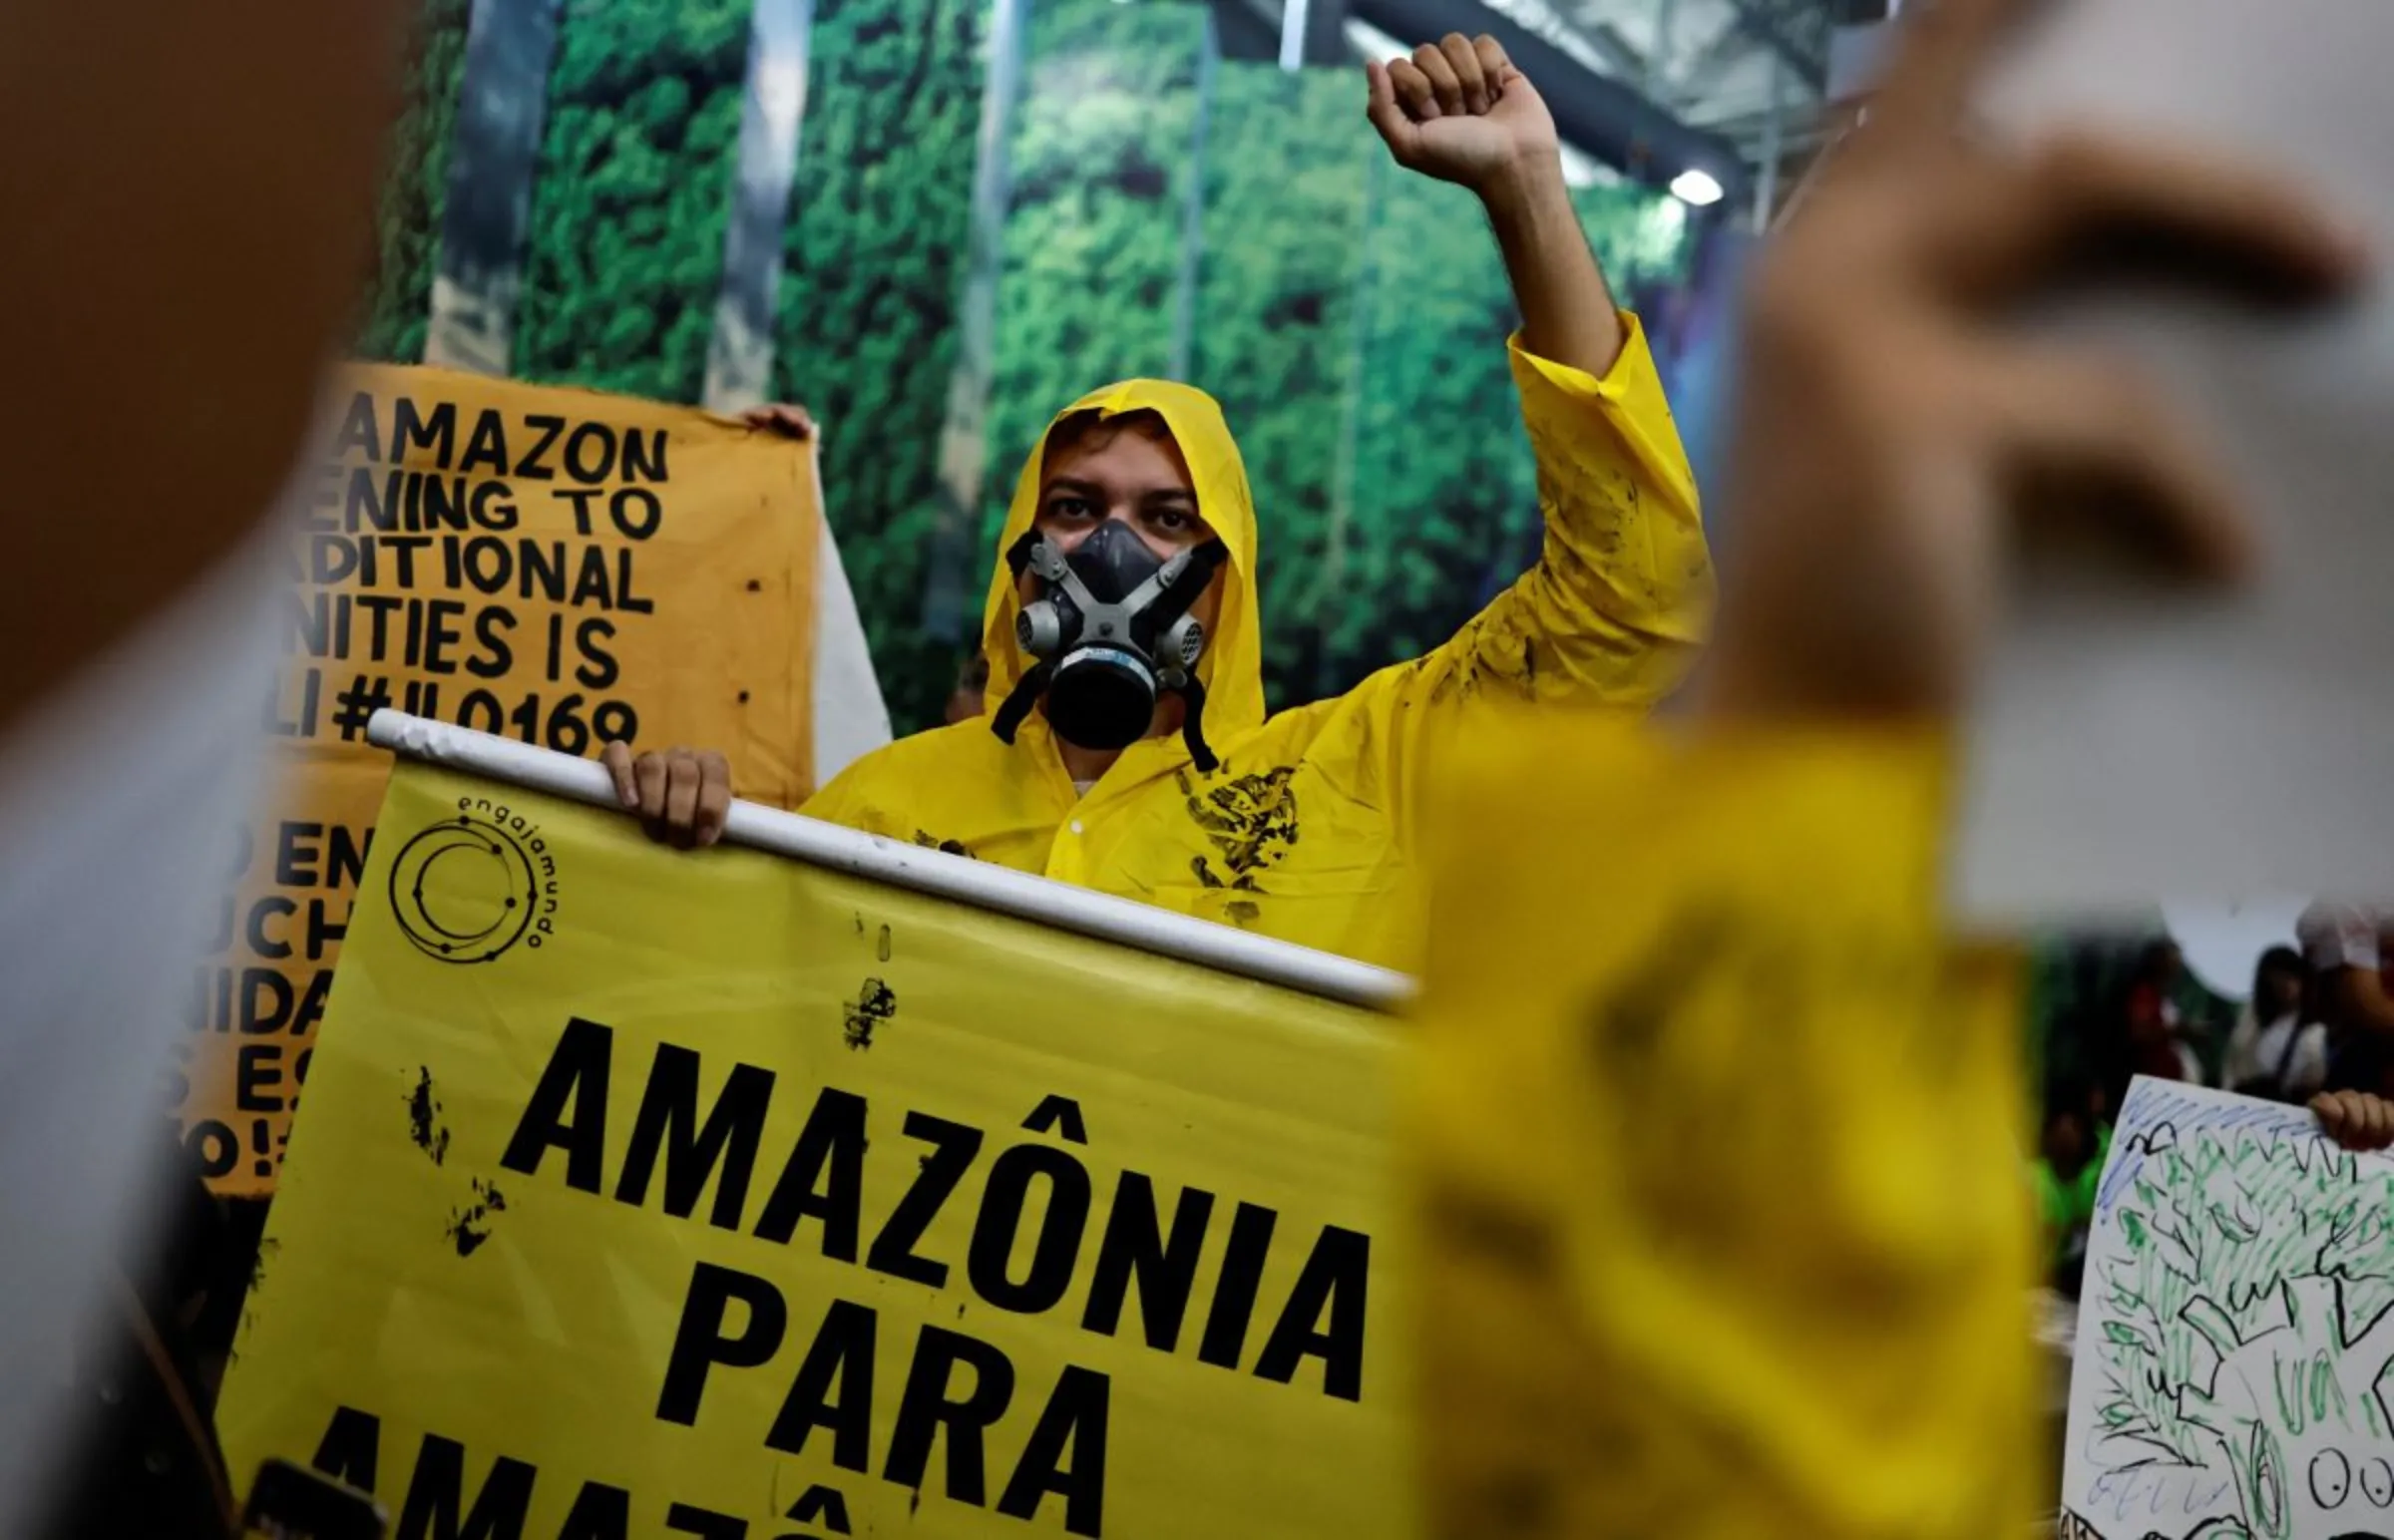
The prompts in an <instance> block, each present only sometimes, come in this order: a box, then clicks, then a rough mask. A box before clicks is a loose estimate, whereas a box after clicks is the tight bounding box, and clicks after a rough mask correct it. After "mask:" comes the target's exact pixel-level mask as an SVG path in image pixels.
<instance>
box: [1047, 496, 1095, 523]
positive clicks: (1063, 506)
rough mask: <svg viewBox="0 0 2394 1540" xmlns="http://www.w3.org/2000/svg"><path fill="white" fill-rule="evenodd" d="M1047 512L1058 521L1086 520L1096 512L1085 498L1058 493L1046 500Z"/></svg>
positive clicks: (1093, 506)
mask: <svg viewBox="0 0 2394 1540" xmlns="http://www.w3.org/2000/svg"><path fill="white" fill-rule="evenodd" d="M1047 512H1048V513H1050V514H1053V515H1054V516H1055V517H1056V518H1058V519H1087V518H1089V517H1091V516H1092V515H1094V514H1095V513H1096V512H1097V509H1096V507H1095V505H1093V504H1091V503H1090V502H1089V500H1088V499H1087V498H1080V497H1074V496H1072V495H1071V494H1070V493H1060V494H1058V495H1057V496H1055V497H1052V498H1049V499H1048V500H1047Z"/></svg>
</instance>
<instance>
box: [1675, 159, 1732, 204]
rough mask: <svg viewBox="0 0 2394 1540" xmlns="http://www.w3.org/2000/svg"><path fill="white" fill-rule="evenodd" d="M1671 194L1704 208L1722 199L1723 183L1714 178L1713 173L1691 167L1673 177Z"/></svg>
mask: <svg viewBox="0 0 2394 1540" xmlns="http://www.w3.org/2000/svg"><path fill="white" fill-rule="evenodd" d="M1671 195H1672V196H1674V197H1676V198H1678V199H1679V200H1680V201H1681V202H1683V203H1693V204H1695V205H1696V206H1697V207H1699V208H1702V207H1704V206H1705V205H1706V204H1708V203H1717V202H1719V201H1721V184H1720V183H1718V182H1715V181H1714V180H1713V175H1712V173H1710V172H1703V171H1698V170H1697V169H1696V168H1694V167H1690V168H1688V169H1687V170H1686V171H1684V172H1681V173H1680V174H1679V175H1678V176H1676V177H1674V178H1672V179H1671Z"/></svg>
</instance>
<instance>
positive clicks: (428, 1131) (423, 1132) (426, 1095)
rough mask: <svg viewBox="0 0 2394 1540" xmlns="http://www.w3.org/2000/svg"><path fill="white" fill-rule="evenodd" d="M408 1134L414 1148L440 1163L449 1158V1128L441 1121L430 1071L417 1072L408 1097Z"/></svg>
mask: <svg viewBox="0 0 2394 1540" xmlns="http://www.w3.org/2000/svg"><path fill="white" fill-rule="evenodd" d="M407 1136H408V1138H409V1139H411V1140H413V1141H414V1142H415V1146H416V1148H417V1149H419V1150H422V1151H423V1152H424V1153H425V1154H427V1155H429V1156H431V1157H432V1163H433V1164H434V1165H436V1166H437V1165H439V1164H440V1163H441V1162H442V1161H444V1160H446V1159H448V1157H449V1129H448V1126H447V1125H446V1124H444V1123H442V1122H441V1101H440V1097H439V1096H437V1095H436V1094H434V1091H433V1086H432V1071H431V1070H429V1069H423V1068H419V1069H418V1070H417V1071H416V1088H415V1089H414V1090H413V1091H410V1092H409V1093H408V1096H407Z"/></svg>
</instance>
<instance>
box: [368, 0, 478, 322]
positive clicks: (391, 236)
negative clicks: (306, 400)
mask: <svg viewBox="0 0 2394 1540" xmlns="http://www.w3.org/2000/svg"><path fill="white" fill-rule="evenodd" d="M472 10H473V5H472V0H424V4H423V7H422V9H421V10H420V11H419V12H418V14H417V17H416V23H415V34H414V37H413V38H412V39H411V44H412V50H413V58H412V64H411V68H410V69H409V72H408V76H407V95H406V98H405V100H404V101H403V103H402V105H401V108H400V112H399V117H398V119H397V121H396V122H394V123H393V124H392V126H391V139H390V149H389V170H388V171H387V172H386V173H385V174H384V176H383V180H382V189H381V193H380V201H379V206H378V208H377V215H378V217H377V218H376V221H375V251H374V277H373V281H372V283H371V285H370V286H369V287H368V289H367V292H366V302H365V307H364V310H363V313H362V314H361V316H360V318H359V324H358V333H357V340H356V341H355V342H354V343H353V344H352V348H353V351H354V352H355V353H356V356H358V357H360V358H366V359H372V360H374V361H376V362H378V363H403V364H412V363H418V362H421V361H422V360H423V357H424V332H425V326H426V321H427V318H428V316H429V315H430V312H431V309H432V277H433V269H434V268H435V267H436V266H437V265H438V263H439V258H440V249H441V209H442V207H443V206H444V205H445V204H446V203H447V201H448V193H449V130H450V127H451V125H453V124H454V123H456V121H457V89H458V75H459V72H460V70H461V69H462V68H463V66H464V64H465V57H466V21H467V18H468V16H469V15H470V14H471V12H472Z"/></svg>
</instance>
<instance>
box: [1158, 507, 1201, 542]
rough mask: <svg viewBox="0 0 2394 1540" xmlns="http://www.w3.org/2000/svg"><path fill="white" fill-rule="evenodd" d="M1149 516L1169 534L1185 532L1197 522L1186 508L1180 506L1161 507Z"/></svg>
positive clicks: (1159, 527) (1160, 528)
mask: <svg viewBox="0 0 2394 1540" xmlns="http://www.w3.org/2000/svg"><path fill="white" fill-rule="evenodd" d="M1149 517H1150V522H1152V523H1153V524H1154V525H1155V527H1156V528H1157V529H1159V530H1161V531H1163V532H1164V533H1165V534H1167V535H1181V534H1185V533H1186V532H1187V531H1188V529H1189V527H1190V526H1191V525H1193V524H1195V523H1196V521H1195V520H1194V519H1192V518H1191V517H1190V516H1189V514H1188V512H1187V511H1186V510H1184V509H1178V508H1159V509H1157V510H1156V511H1155V512H1154V514H1152V515H1151V516H1149Z"/></svg>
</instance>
